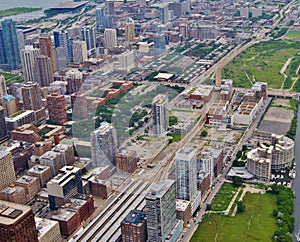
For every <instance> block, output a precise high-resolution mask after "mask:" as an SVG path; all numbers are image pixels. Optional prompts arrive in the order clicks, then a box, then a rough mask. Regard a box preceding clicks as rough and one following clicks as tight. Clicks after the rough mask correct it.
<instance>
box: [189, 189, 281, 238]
mask: <svg viewBox="0 0 300 242" xmlns="http://www.w3.org/2000/svg"><path fill="white" fill-rule="evenodd" d="M243 203H244V204H245V206H246V210H245V212H244V213H238V214H237V215H236V216H235V217H229V216H224V215H218V214H210V215H207V216H206V217H205V218H204V220H203V221H202V223H201V224H200V225H199V227H198V229H197V231H196V233H195V234H194V235H193V237H192V239H191V242H211V241H212V242H213V241H217V242H244V241H247V242H252V241H263V242H268V241H270V242H271V241H272V237H273V234H274V231H275V229H276V226H277V225H276V221H275V218H274V217H273V214H272V212H273V209H275V208H276V196H275V195H272V194H264V195H261V194H249V193H247V194H246V196H245V197H244V199H243Z"/></svg>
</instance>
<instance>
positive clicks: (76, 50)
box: [73, 40, 88, 63]
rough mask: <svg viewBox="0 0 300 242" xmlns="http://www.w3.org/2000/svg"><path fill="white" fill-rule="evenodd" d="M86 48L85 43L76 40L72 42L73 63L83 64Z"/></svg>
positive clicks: (85, 58)
mask: <svg viewBox="0 0 300 242" xmlns="http://www.w3.org/2000/svg"><path fill="white" fill-rule="evenodd" d="M87 58H88V56H87V47H86V43H85V41H81V40H77V41H74V42H73V62H74V63H83V62H84V61H85V60H87Z"/></svg>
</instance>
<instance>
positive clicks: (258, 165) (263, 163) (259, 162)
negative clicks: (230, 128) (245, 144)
mask: <svg viewBox="0 0 300 242" xmlns="http://www.w3.org/2000/svg"><path fill="white" fill-rule="evenodd" d="M272 150H273V147H272V146H271V147H269V148H268V149H264V148H256V149H254V150H251V151H249V152H248V153H247V170H248V171H249V172H250V173H251V174H253V175H254V176H255V177H256V178H258V179H262V180H267V181H268V180H270V176H271V159H272Z"/></svg>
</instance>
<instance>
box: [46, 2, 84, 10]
mask: <svg viewBox="0 0 300 242" xmlns="http://www.w3.org/2000/svg"><path fill="white" fill-rule="evenodd" d="M87 3H88V1H82V2H65V3H61V4H59V5H57V6H55V7H51V8H50V10H64V9H65V10H71V9H74V10H75V9H76V8H80V7H82V6H84V5H85V4H87Z"/></svg>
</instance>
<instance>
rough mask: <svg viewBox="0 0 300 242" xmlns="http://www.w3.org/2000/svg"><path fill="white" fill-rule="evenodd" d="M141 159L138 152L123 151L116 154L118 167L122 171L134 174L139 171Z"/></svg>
mask: <svg viewBox="0 0 300 242" xmlns="http://www.w3.org/2000/svg"><path fill="white" fill-rule="evenodd" d="M138 161H139V158H138V157H137V153H136V151H126V150H122V151H120V152H118V153H117V154H116V165H117V168H118V169H119V170H121V171H125V172H127V173H133V172H135V171H136V169H137V163H138Z"/></svg>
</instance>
